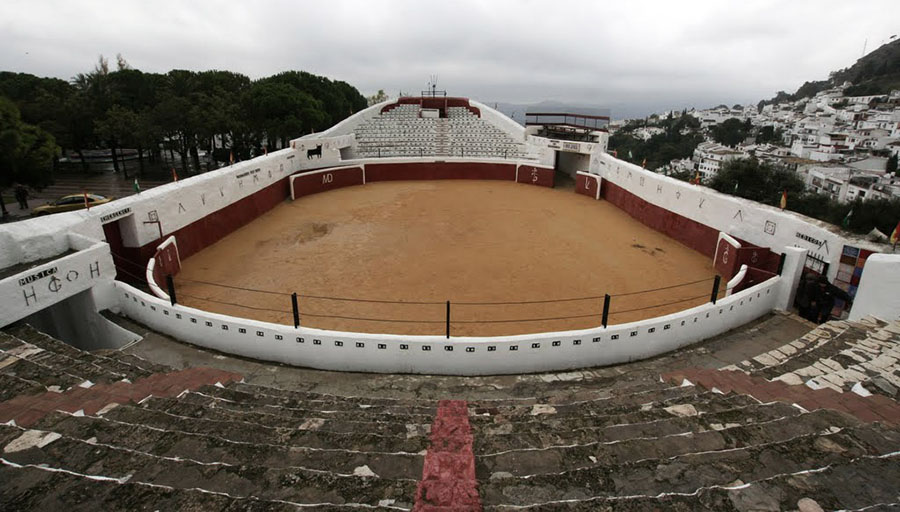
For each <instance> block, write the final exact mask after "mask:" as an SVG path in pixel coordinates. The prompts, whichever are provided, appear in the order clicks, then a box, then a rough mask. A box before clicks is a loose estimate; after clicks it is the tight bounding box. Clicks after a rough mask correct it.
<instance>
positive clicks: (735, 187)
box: [734, 181, 740, 194]
mask: <svg viewBox="0 0 900 512" xmlns="http://www.w3.org/2000/svg"><path fill="white" fill-rule="evenodd" d="M738 184H740V182H739V181H735V182H734V193H735V194H737V190H738Z"/></svg>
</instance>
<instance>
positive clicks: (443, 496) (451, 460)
mask: <svg viewBox="0 0 900 512" xmlns="http://www.w3.org/2000/svg"><path fill="white" fill-rule="evenodd" d="M430 440H431V445H430V446H429V447H428V451H427V452H426V453H425V467H424V469H423V470H422V480H421V481H420V482H419V485H418V486H417V488H416V504H415V506H414V507H413V510H414V511H429V512H432V511H435V512H436V511H448V512H449V511H463V510H476V511H477V510H481V509H482V508H481V498H480V497H479V496H478V483H477V482H476V480H475V455H474V453H473V452H472V427H471V426H470V425H469V407H468V404H467V403H466V401H465V400H441V401H440V402H439V403H438V411H437V416H435V418H434V423H433V424H432V425H431V438H430Z"/></svg>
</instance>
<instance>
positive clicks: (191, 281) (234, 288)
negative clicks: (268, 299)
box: [178, 277, 291, 297]
mask: <svg viewBox="0 0 900 512" xmlns="http://www.w3.org/2000/svg"><path fill="white" fill-rule="evenodd" d="M178 280H179V281H181V282H183V283H198V284H206V285H210V286H220V287H222V288H228V289H230V290H242V291H245V292H254V293H268V294H270V295H281V296H285V297H290V296H291V294H290V293H284V292H275V291H271V290H260V289H256V288H244V287H241V286H234V285H229V284H219V283H211V282H209V281H198V280H196V279H186V278H183V277H179V278H178Z"/></svg>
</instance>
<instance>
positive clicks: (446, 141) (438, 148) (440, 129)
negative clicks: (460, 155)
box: [434, 118, 451, 157]
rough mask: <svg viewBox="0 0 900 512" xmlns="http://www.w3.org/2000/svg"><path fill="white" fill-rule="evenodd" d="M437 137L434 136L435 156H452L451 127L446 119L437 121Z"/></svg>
mask: <svg viewBox="0 0 900 512" xmlns="http://www.w3.org/2000/svg"><path fill="white" fill-rule="evenodd" d="M435 121H436V124H435V135H434V144H435V149H434V154H435V156H438V157H442V156H443V157H448V156H451V155H450V133H449V132H450V127H449V126H448V122H449V121H447V119H446V118H440V119H436V120H435Z"/></svg>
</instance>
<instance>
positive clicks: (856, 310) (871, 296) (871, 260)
mask: <svg viewBox="0 0 900 512" xmlns="http://www.w3.org/2000/svg"><path fill="white" fill-rule="evenodd" d="M868 315H872V316H876V317H878V318H880V319H882V320H885V321H893V320H897V319H898V318H900V254H873V255H871V256H869V257H868V259H866V267H865V271H864V272H863V274H862V278H860V281H859V290H858V291H857V292H856V299H855V300H854V301H853V308H852V309H850V317H849V319H850V320H852V321H856V320H859V319H860V318H862V317H864V316H868Z"/></svg>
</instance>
